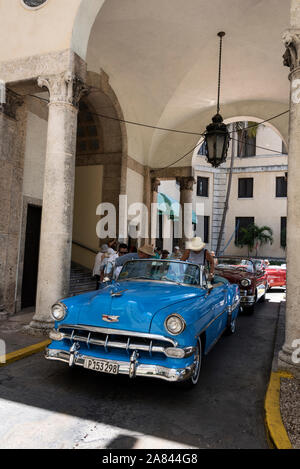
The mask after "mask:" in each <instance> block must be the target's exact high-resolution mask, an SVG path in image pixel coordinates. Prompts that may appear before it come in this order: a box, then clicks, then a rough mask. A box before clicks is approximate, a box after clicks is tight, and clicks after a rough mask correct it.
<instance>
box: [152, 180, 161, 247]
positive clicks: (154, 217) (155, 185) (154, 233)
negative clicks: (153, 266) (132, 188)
mask: <svg viewBox="0 0 300 469" xmlns="http://www.w3.org/2000/svg"><path fill="white" fill-rule="evenodd" d="M159 185H160V180H159V179H158V178H151V197H150V212H151V224H150V227H151V228H150V231H151V232H150V239H151V244H152V245H153V246H154V247H155V245H156V238H157V215H158V214H157V210H156V205H155V204H157V194H158V186H159Z"/></svg>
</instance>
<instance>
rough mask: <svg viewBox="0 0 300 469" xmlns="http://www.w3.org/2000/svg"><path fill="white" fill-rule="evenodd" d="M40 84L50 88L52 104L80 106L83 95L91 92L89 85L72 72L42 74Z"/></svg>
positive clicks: (39, 79)
mask: <svg viewBox="0 0 300 469" xmlns="http://www.w3.org/2000/svg"><path fill="white" fill-rule="evenodd" d="M38 86H40V87H41V88H43V87H45V88H47V89H48V91H49V95H50V104H52V103H60V104H70V105H71V106H74V107H76V108H78V106H79V101H80V99H81V97H82V96H84V95H86V94H88V92H89V87H88V86H87V85H86V84H85V83H84V82H83V81H82V80H81V79H80V78H79V77H78V76H76V75H74V74H73V73H71V72H63V73H59V74H57V75H50V76H40V77H39V78H38Z"/></svg>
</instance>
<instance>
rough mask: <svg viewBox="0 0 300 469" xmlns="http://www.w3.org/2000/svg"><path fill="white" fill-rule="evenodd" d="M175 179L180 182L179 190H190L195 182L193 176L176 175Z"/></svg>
mask: <svg viewBox="0 0 300 469" xmlns="http://www.w3.org/2000/svg"><path fill="white" fill-rule="evenodd" d="M176 181H177V182H178V183H179V184H180V191H192V190H193V189H194V184H195V183H196V181H195V178H194V177H193V176H188V177H177V178H176Z"/></svg>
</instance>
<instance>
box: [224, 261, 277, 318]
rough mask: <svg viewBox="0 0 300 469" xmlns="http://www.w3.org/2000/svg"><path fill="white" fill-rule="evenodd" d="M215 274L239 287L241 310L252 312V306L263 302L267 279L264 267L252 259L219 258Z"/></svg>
mask: <svg viewBox="0 0 300 469" xmlns="http://www.w3.org/2000/svg"><path fill="white" fill-rule="evenodd" d="M215 274H216V275H219V276H221V277H225V278H226V279H227V280H229V282H230V283H237V284H238V285H239V287H240V295H241V302H240V305H241V308H242V309H243V310H245V311H246V312H247V313H249V314H252V313H253V312H254V305H255V303H257V301H259V300H262V301H263V300H264V299H265V295H266V291H267V289H268V279H267V274H266V271H265V269H264V267H263V266H262V265H261V264H257V263H255V261H254V260H252V259H247V258H243V257H231V258H229V257H219V258H218V263H217V265H216V267H215Z"/></svg>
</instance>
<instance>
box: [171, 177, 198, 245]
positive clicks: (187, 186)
mask: <svg viewBox="0 0 300 469" xmlns="http://www.w3.org/2000/svg"><path fill="white" fill-rule="evenodd" d="M176 180H177V182H179V184H180V206H181V226H182V235H181V241H180V243H179V244H180V246H179V247H180V248H181V249H182V250H184V249H185V243H186V241H188V240H189V239H190V238H192V235H193V233H192V228H193V227H192V204H193V187H194V184H195V182H196V181H195V179H194V177H193V176H188V177H178V178H176Z"/></svg>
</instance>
